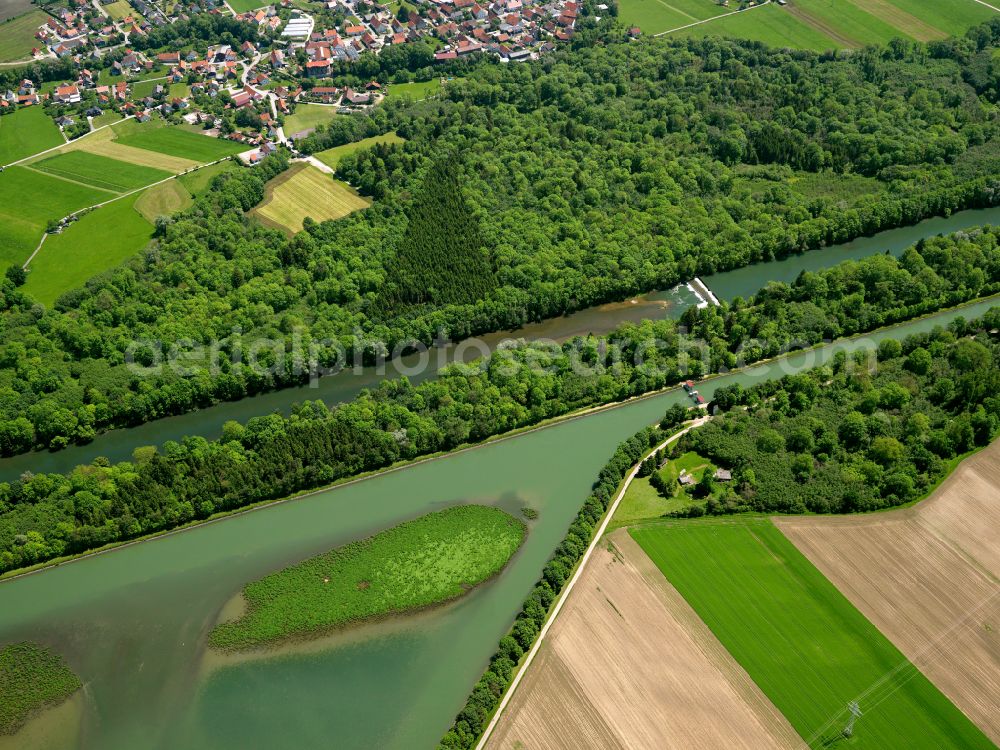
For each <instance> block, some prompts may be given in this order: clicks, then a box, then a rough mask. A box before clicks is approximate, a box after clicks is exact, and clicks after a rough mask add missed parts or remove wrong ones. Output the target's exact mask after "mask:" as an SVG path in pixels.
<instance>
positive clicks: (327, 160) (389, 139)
mask: <svg viewBox="0 0 1000 750" xmlns="http://www.w3.org/2000/svg"><path fill="white" fill-rule="evenodd" d="M405 140H406V139H405V138H401V137H400V136H398V135H396V134H395V133H386V134H385V135H376V136H372V137H371V138H365V139H363V140H360V141H354V142H353V143H345V144H344V145H343V146H334V147H333V148H328V149H327V150H326V151H320V152H319V153H317V154H315V157H316V158H317V159H319V160H320V161H321V162H323V163H324V164H326V165H327V166H328V167H330V169H336V168H337V164H338V163H339V162H340V159H341V157H344V156H346V155H347V154H353V153H354V152H355V151H360V150H361V149H363V148H370V147H372V146H374V145H375V144H376V143H403V142H404V141H405Z"/></svg>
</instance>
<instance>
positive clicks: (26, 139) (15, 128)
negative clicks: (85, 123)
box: [0, 107, 65, 164]
mask: <svg viewBox="0 0 1000 750" xmlns="http://www.w3.org/2000/svg"><path fill="white" fill-rule="evenodd" d="M64 142H65V141H64V140H63V137H62V134H61V133H60V132H59V128H58V127H57V126H56V124H55V123H54V122H53V121H52V118H51V117H49V116H48V115H46V114H45V111H44V110H43V109H42V108H41V107H24V108H22V109H19V110H17V111H16V112H15V113H14V114H12V115H4V116H3V117H0V164H10V163H11V162H13V161H17V160H19V159H23V158H25V157H27V156H31V155H32V154H37V153H38V152H39V151H44V150H46V149H49V148H53V147H55V146H58V145H59V144H60V143H64Z"/></svg>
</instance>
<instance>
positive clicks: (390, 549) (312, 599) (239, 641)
mask: <svg viewBox="0 0 1000 750" xmlns="http://www.w3.org/2000/svg"><path fill="white" fill-rule="evenodd" d="M526 533H527V527H526V526H525V525H524V523H523V522H521V521H520V520H518V519H516V518H514V517H513V516H511V515H509V514H508V513H505V512H504V511H502V510H500V509H499V508H491V507H487V506H483V505H460V506H456V507H453V508H448V509H446V510H442V511H438V512H436V513H428V514H427V515H424V516H420V517H419V518H416V519H414V520H412V521H407V522H405V523H401V524H399V525H398V526H393V527H392V528H390V529H386V530H385V531H382V532H379V533H378V534H375V535H374V536H371V537H368V538H367V539H362V540H360V541H357V542H352V543H351V544H347V545H344V546H343V547H338V548H337V549H334V550H331V551H330V552H326V553H323V554H321V555H316V556H315V557H311V558H309V559H308V560H304V561H303V562H301V563H298V564H297V565H292V566H290V567H288V568H285V569H284V570H280V571H278V572H277V573H272V574H271V575H268V576H265V577H264V578H261V579H260V580H257V581H253V582H251V583H248V584H247V585H246V586H245V587H244V588H243V597H244V599H245V601H246V611H245V612H244V614H243V615H242V616H241V617H240V618H238V619H236V620H232V621H230V622H223V623H220V624H219V625H217V626H216V627H215V629H214V630H212V633H211V634H210V636H209V643H210V644H211V645H212V646H214V647H216V648H219V649H223V650H230V651H232V650H242V649H250V648H257V647H261V646H265V645H270V644H274V643H277V642H280V641H284V640H287V639H289V638H296V637H303V636H312V635H318V634H322V633H325V632H328V631H330V630H333V629H336V628H340V627H344V626H347V625H354V624H359V623H362V622H365V621H368V620H373V619H378V618H381V617H385V616H388V615H393V614H401V613H404V612H411V611H414V610H417V609H423V608H425V607H429V606H432V605H435V604H440V603H443V602H446V601H449V600H452V599H457V598H458V597H460V596H463V595H464V594H466V593H468V592H469V591H470V590H471V589H472V587H473V586H476V585H477V584H480V583H482V582H483V581H486V580H488V579H489V578H492V577H493V576H495V575H496V574H497V573H499V572H500V571H501V570H503V568H504V566H505V565H506V564H507V562H508V561H509V560H510V558H511V557H512V556H513V554H514V553H515V552H516V551H517V550H518V548H519V547H520V546H521V543H522V542H523V541H524V537H525V534H526Z"/></svg>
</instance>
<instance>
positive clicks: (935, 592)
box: [775, 442, 1000, 743]
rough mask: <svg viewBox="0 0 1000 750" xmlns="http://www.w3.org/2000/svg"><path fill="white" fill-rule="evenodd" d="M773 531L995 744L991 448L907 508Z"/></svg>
mask: <svg viewBox="0 0 1000 750" xmlns="http://www.w3.org/2000/svg"><path fill="white" fill-rule="evenodd" d="M775 524H776V525H777V526H778V528H779V529H781V531H782V532H784V534H785V536H787V537H788V538H789V539H791V541H792V543H794V544H795V546H796V547H798V548H799V550H800V551H801V552H802V553H803V554H805V556H806V557H808V558H809V560H810V561H812V563H813V564H814V565H816V567H817V568H819V569H820V571H822V572H823V574H824V575H825V576H826V577H827V578H828V579H829V580H830V581H832V582H833V584H834V585H835V586H836V587H837V588H838V589H840V591H841V593H843V594H844V595H845V596H846V597H847V598H848V599H850V600H851V602H853V603H854V605H855V606H856V607H857V608H858V609H859V610H861V612H862V613H863V614H864V615H865V616H866V617H867V618H868V619H869V620H870V621H871V622H873V623H874V624H875V625H876V626H877V627H878V628H879V630H881V631H882V633H883V634H885V636H886V637H888V638H889V640H891V641H892V642H893V643H894V644H895V645H896V646H897V647H898V648H899V649H900V651H902V652H903V653H904V654H905V655H906V657H907V658H908V659H909V660H910V662H911V663H913V664H915V665H916V666H917V667H918V668H919V669H920V671H921V672H923V673H924V674H925V675H926V676H927V677H928V678H929V679H930V680H931V681H932V682H933V683H934V684H935V685H936V686H937V687H938V688H939V689H940V690H941V691H942V692H943V693H944V694H945V695H947V696H948V697H949V698H950V699H951V700H952V702H953V703H954V704H955V705H956V706H958V707H959V708H960V709H962V711H963V712H964V713H965V715H966V716H968V717H969V718H970V719H972V721H974V722H975V723H976V725H977V726H979V728H980V729H982V730H983V731H984V732H985V733H986V734H987V735H988V736H989V737H990V739H992V740H993V741H994V742H997V743H1000V714H998V713H997V710H996V707H997V706H1000V632H998V631H1000V588H998V586H997V579H998V578H1000V549H998V548H997V545H996V539H997V535H998V533H1000V442H994V443H993V444H992V445H991V446H990V447H988V448H986V449H985V450H983V451H981V452H980V453H978V454H976V455H975V456H973V457H971V458H969V459H967V460H966V461H964V462H963V463H962V464H961V465H960V466H959V468H958V469H957V470H956V471H955V472H954V473H953V474H952V475H951V476H949V477H948V479H946V480H945V482H944V483H943V484H942V485H941V487H940V488H938V490H937V491H936V492H935V493H934V494H933V495H932V496H931V497H930V498H929V499H928V500H925V501H924V502H922V503H920V504H919V505H917V506H914V507H912V508H907V509H905V510H897V511H892V512H887V513H876V514H871V515H864V516H858V517H837V518H833V517H817V516H806V517H798V518H792V517H787V518H777V519H775Z"/></svg>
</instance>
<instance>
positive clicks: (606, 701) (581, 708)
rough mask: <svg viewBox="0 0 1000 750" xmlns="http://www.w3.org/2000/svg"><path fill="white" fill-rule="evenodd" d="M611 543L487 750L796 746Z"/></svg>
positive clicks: (660, 590)
mask: <svg viewBox="0 0 1000 750" xmlns="http://www.w3.org/2000/svg"><path fill="white" fill-rule="evenodd" d="M608 540H609V542H610V543H611V544H612V545H613V550H609V549H608V547H607V545H605V544H603V543H602V545H601V547H600V548H598V549H596V550H595V552H594V556H593V558H592V559H591V560H590V562H589V563H588V565H587V568H586V569H585V571H584V573H583V576H582V577H581V579H580V581H579V582H578V584H577V585H576V587H575V588H574V589H573V591H572V593H571V594H570V598H569V600H568V601H567V602H566V605H565V607H564V608H563V610H562V612H561V613H560V614H559V617H558V618H557V619H556V621H555V622H554V624H553V625H552V629H551V630H550V632H549V634H548V636H547V638H546V639H545V641H544V642H543V645H542V647H541V650H540V651H539V654H538V658H537V659H536V661H535V662H534V663H533V664H532V665H531V667H530V669H529V671H528V674H527V675H526V676H525V678H524V680H523V682H522V683H521V685H520V687H519V688H518V690H517V692H516V693H515V694H514V697H513V699H512V700H511V702H510V704H509V706H508V707H507V710H506V711H505V712H504V714H503V715H502V716H501V718H500V721H499V723H498V725H497V727H496V729H495V731H494V732H493V735H492V737H491V738H490V741H489V744H488V746H487V747H489V748H491V750H492V749H496V750H501V749H502V750H513V749H515V748H520V749H524V750H535V749H537V750H581V749H582V748H601V749H602V750H605V749H606V750H612V749H613V748H622V749H623V750H625V749H627V750H633V749H639V748H754V749H757V748H802V747H804V743H803V742H802V740H801V739H800V738H799V737H798V735H797V734H796V733H795V731H794V730H793V729H792V727H791V726H790V725H789V724H788V722H787V721H786V720H785V718H784V717H783V716H782V715H781V714H780V713H779V712H778V711H777V709H775V708H774V706H773V705H772V704H771V702H770V701H769V700H768V699H767V698H766V697H764V695H763V694H762V693H761V692H760V690H759V689H758V688H757V686H756V685H755V684H754V683H753V681H751V680H750V678H749V677H748V676H747V674H746V672H744V671H743V669H742V668H741V667H740V666H739V665H738V664H737V663H736V662H735V661H734V660H733V658H732V657H731V656H729V654H728V652H727V651H726V650H725V649H724V648H723V647H722V645H721V644H720V643H719V642H718V640H716V638H715V636H714V635H712V633H711V631H709V629H708V628H707V627H706V626H705V624H704V623H702V622H701V620H700V619H699V618H698V616H697V615H695V613H694V611H693V610H692V609H691V607H690V606H688V604H687V602H685V601H684V599H683V598H682V597H681V596H680V594H678V593H677V591H676V590H675V589H674V588H673V587H672V586H671V585H670V584H669V583H668V582H667V581H666V579H665V578H664V577H663V574H662V573H660V571H659V570H657V568H656V566H655V565H653V563H652V562H651V561H650V560H649V558H648V557H646V555H645V553H644V552H643V551H642V550H641V549H640V548H639V546H638V545H637V544H636V543H635V542H634V541H633V540H632V539H631V537H629V536H628V534H627V533H626V532H625V530H624V529H621V530H618V531H616V532H614V533H613V534H611V535H610V536H609V537H608Z"/></svg>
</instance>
